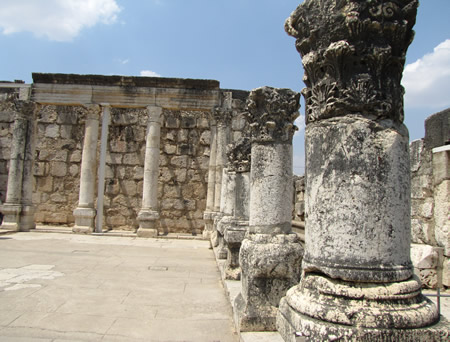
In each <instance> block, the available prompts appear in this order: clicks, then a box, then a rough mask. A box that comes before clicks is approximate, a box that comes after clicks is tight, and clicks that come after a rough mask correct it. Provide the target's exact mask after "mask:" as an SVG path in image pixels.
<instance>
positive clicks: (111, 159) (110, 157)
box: [106, 153, 122, 165]
mask: <svg viewBox="0 0 450 342" xmlns="http://www.w3.org/2000/svg"><path fill="white" fill-rule="evenodd" d="M106 164H111V165H120V164H122V154H121V153H106Z"/></svg>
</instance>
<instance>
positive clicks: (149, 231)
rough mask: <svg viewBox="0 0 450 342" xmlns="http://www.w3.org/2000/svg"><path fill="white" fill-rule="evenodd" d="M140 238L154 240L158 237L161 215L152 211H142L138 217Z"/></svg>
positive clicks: (138, 234)
mask: <svg viewBox="0 0 450 342" xmlns="http://www.w3.org/2000/svg"><path fill="white" fill-rule="evenodd" d="M138 221H139V228H138V230H137V232H136V233H137V236H138V237H144V238H154V237H157V236H158V227H159V213H158V212H157V211H154V210H151V209H142V210H141V211H140V212H139V215H138Z"/></svg>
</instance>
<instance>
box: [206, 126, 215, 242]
mask: <svg viewBox="0 0 450 342" xmlns="http://www.w3.org/2000/svg"><path fill="white" fill-rule="evenodd" d="M210 131H211V140H210V152H209V169H208V190H207V195H206V210H205V212H204V213H203V220H204V221H205V229H204V230H203V238H205V239H210V238H211V233H212V231H213V225H214V215H215V212H214V199H215V197H214V192H215V189H216V155H217V124H216V122H215V120H211V129H210Z"/></svg>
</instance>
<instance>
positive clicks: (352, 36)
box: [285, 0, 418, 123]
mask: <svg viewBox="0 0 450 342" xmlns="http://www.w3.org/2000/svg"><path fill="white" fill-rule="evenodd" d="M417 6H418V1H417V0H392V1H386V0H373V1H356V0H339V1H338V0H333V1H310V0H307V1H305V3H304V4H302V6H299V7H298V8H297V9H296V10H295V11H294V12H293V13H292V15H291V16H290V17H289V18H288V19H287V21H286V23H285V29H286V32H287V33H288V34H289V35H291V36H293V37H295V38H297V41H296V47H297V50H298V51H299V53H300V54H301V56H302V59H303V65H304V69H305V76H304V81H305V84H306V86H307V88H306V89H305V90H303V91H302V93H303V95H304V97H305V102H306V123H310V122H313V121H317V120H321V119H327V118H330V117H336V116H343V115H347V114H360V115H364V116H366V117H369V118H373V119H377V118H389V119H393V120H396V121H399V122H402V121H403V118H404V115H403V93H404V89H403V87H402V86H401V84H400V82H401V78H402V71H403V67H404V63H405V56H406V50H407V48H408V46H409V45H410V43H411V42H412V39H413V37H414V31H413V30H412V27H413V26H414V24H415V17H416V12H417Z"/></svg>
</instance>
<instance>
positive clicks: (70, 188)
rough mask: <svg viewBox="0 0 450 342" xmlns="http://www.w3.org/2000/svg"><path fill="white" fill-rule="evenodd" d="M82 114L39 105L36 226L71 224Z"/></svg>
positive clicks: (77, 109) (76, 109)
mask: <svg viewBox="0 0 450 342" xmlns="http://www.w3.org/2000/svg"><path fill="white" fill-rule="evenodd" d="M85 115H86V109H85V108H83V107H81V106H42V107H41V108H40V110H39V112H38V113H37V141H36V158H35V168H34V176H35V182H34V187H33V204H34V205H35V206H36V214H35V219H36V223H38V224H56V225H70V224H73V223H74V217H73V214H72V212H73V210H74V209H75V207H76V204H77V202H78V192H79V186H80V165H81V153H82V149H83V146H82V144H83V137H84V120H85Z"/></svg>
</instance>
